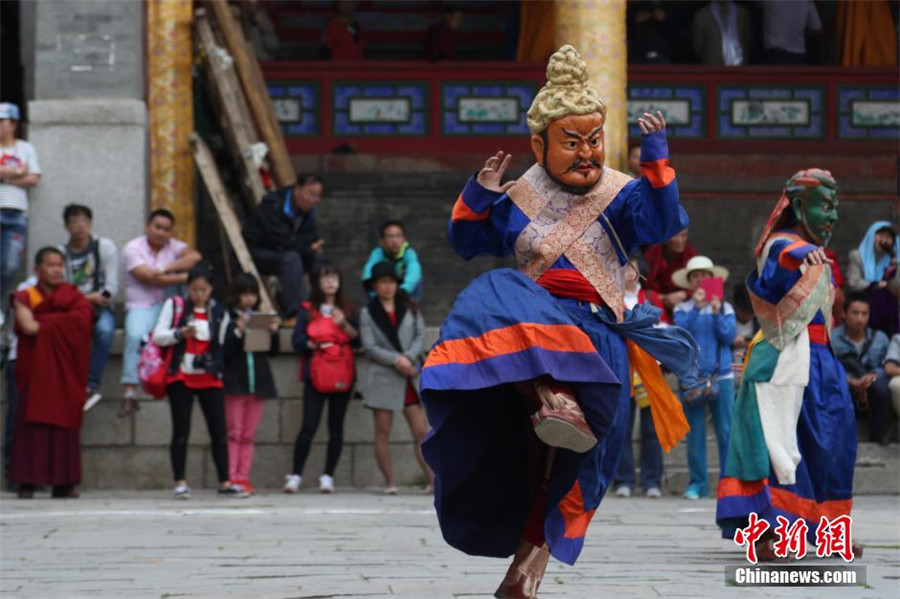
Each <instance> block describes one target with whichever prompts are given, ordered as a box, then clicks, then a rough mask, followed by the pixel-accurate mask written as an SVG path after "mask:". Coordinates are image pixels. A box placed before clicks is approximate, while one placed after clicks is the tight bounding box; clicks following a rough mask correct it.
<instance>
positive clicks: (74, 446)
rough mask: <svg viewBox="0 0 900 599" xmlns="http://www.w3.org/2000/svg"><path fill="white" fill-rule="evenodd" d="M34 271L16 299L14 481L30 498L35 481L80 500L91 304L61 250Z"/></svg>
mask: <svg viewBox="0 0 900 599" xmlns="http://www.w3.org/2000/svg"><path fill="white" fill-rule="evenodd" d="M34 273H35V275H37V278H38V283H37V285H35V286H33V287H28V288H27V289H24V290H22V291H19V292H17V293H16V294H15V295H14V296H13V299H14V303H15V310H16V325H15V330H16V334H17V335H18V336H19V354H18V360H17V362H16V383H17V385H18V391H19V405H18V409H17V410H16V421H15V428H14V435H13V446H12V456H11V460H10V467H9V480H10V482H12V483H17V484H18V485H19V497H20V498H22V499H30V498H31V497H33V496H34V487H35V486H36V485H49V486H52V487H53V497H78V491H77V489H76V485H78V483H79V482H81V447H80V441H79V431H80V429H81V420H82V415H83V414H84V412H83V406H84V400H85V389H86V388H87V375H88V359H89V356H90V353H91V334H92V329H93V326H92V325H93V309H92V308H91V305H90V304H89V303H88V302H87V300H85V299H84V296H83V295H82V294H81V292H80V291H79V290H78V288H77V287H75V286H73V285H70V284H68V283H64V282H63V276H64V273H65V258H64V257H63V254H62V253H61V252H60V251H59V250H57V249H56V248H51V247H46V248H44V249H42V250H40V251H39V252H38V253H37V256H36V258H35V261H34Z"/></svg>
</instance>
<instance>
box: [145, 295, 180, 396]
mask: <svg viewBox="0 0 900 599" xmlns="http://www.w3.org/2000/svg"><path fill="white" fill-rule="evenodd" d="M172 304H173V306H172V307H173V312H172V328H175V326H176V325H177V324H178V323H179V322H180V321H181V315H182V314H184V298H182V297H181V296H179V295H176V296H173V297H172ZM173 347H174V346H172V345H170V346H168V347H160V346H158V345H156V344H155V343H154V342H153V333H152V332H151V333H150V337H149V338H148V339H147V344H146V345H144V348H143V349H142V350H141V359H140V361H139V362H138V379H139V380H140V381H141V388H142V389H143V390H144V392H145V393H146V394H147V395H150V396H151V397H152V398H153V399H162V398H164V397H165V396H166V379H167V378H168V376H169V366H171V364H172V349H173Z"/></svg>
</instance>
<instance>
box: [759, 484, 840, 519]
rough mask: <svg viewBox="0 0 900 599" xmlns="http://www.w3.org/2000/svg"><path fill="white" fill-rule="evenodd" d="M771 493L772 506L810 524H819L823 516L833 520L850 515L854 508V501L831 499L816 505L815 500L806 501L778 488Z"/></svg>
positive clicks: (772, 489) (771, 489) (770, 490)
mask: <svg viewBox="0 0 900 599" xmlns="http://www.w3.org/2000/svg"><path fill="white" fill-rule="evenodd" d="M769 492H770V493H771V494H772V505H774V506H775V507H777V508H778V509H780V510H784V511H785V512H789V513H791V514H796V515H798V516H800V517H802V518H804V519H806V520H809V521H810V522H818V521H819V518H821V517H822V516H825V517H826V518H828V519H829V520H831V519H832V518H837V517H838V516H845V515H850V510H851V509H852V508H853V500H852V499H831V500H828V501H823V502H822V503H816V501H815V500H814V499H806V498H805V497H800V496H798V495H797V494H796V493H791V492H790V491H788V490H786V489H779V488H778V487H771V488H770V489H769Z"/></svg>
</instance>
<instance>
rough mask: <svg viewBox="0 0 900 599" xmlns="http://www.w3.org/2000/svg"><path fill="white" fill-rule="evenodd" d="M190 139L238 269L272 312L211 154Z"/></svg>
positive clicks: (194, 138)
mask: <svg viewBox="0 0 900 599" xmlns="http://www.w3.org/2000/svg"><path fill="white" fill-rule="evenodd" d="M190 141H191V150H192V151H193V154H194V162H196V164H197V170H199V171H200V177H201V178H202V179H203V183H204V185H206V190H207V191H208V192H209V197H210V198H211V199H212V203H213V206H215V208H216V212H218V214H219V222H220V223H221V225H222V228H223V229H224V230H225V235H227V236H228V241H229V242H230V243H231V247H232V248H234V253H235V255H237V259H238V262H239V263H240V265H241V269H242V270H243V271H244V272H246V273H248V274H251V275H253V277H254V278H256V281H257V282H258V283H259V306H260V309H261V310H262V311H264V312H275V307H274V305H273V304H272V300H271V299H270V298H269V292H268V291H267V290H266V286H265V284H264V283H263V281H262V280H261V279H260V277H259V272H258V271H257V270H256V265H255V264H254V263H253V258H252V257H251V256H250V250H249V249H247V244H246V243H245V242H244V237H243V235H241V223H240V221H239V220H238V218H237V215H236V214H235V213H234V208H232V206H231V201H230V200H229V199H228V194H227V193H226V192H225V186H224V185H223V184H222V178H221V177H220V176H219V171H218V170H217V169H216V163H215V160H214V159H213V156H212V153H211V152H210V151H209V147H207V145H206V142H204V141H203V140H202V139H201V138H200V136H199V135H197V134H196V133H192V134H191V137H190ZM222 249H223V251H228V250H227V248H222Z"/></svg>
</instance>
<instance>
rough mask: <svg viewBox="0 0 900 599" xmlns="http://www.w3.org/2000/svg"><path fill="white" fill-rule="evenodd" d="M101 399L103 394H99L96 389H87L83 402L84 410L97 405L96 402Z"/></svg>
mask: <svg viewBox="0 0 900 599" xmlns="http://www.w3.org/2000/svg"><path fill="white" fill-rule="evenodd" d="M101 399H103V396H102V395H100V392H99V391H97V390H96V389H90V390H88V398H87V401H85V402H84V411H85V412H87V411H88V410H90V409H91V408H93V407H94V406H96V405H97V402H98V401H100V400H101Z"/></svg>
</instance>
